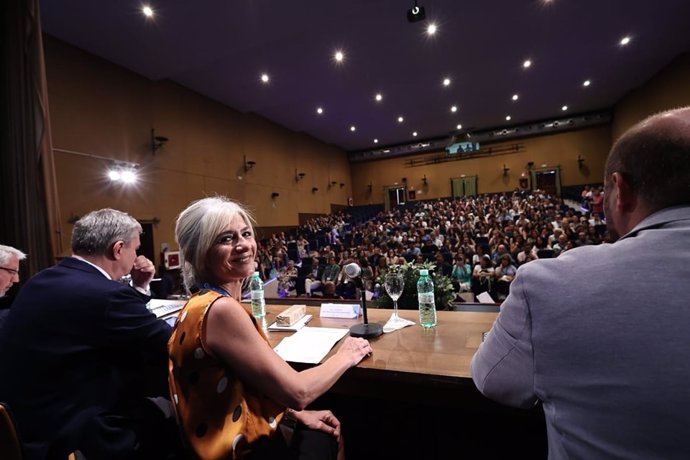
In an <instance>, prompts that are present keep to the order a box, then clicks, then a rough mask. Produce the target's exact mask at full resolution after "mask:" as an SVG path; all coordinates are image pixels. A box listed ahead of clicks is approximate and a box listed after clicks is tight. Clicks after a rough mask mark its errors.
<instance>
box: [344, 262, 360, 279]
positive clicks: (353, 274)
mask: <svg viewBox="0 0 690 460" xmlns="http://www.w3.org/2000/svg"><path fill="white" fill-rule="evenodd" d="M343 270H344V271H345V276H347V277H348V278H350V279H351V280H353V279H355V278H359V276H360V275H361V274H362V267H360V266H359V265H357V263H356V262H352V263H349V264H347V265H345V266H344V267H343Z"/></svg>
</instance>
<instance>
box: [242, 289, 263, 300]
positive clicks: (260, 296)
mask: <svg viewBox="0 0 690 460" xmlns="http://www.w3.org/2000/svg"><path fill="white" fill-rule="evenodd" d="M245 292H246V291H245ZM263 298H264V291H258V290H257V291H252V300H260V299H263Z"/></svg>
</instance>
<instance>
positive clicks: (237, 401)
mask: <svg viewBox="0 0 690 460" xmlns="http://www.w3.org/2000/svg"><path fill="white" fill-rule="evenodd" d="M175 234H176V237H177V241H178V243H179V245H180V250H181V253H182V260H183V264H184V265H183V272H184V282H185V285H186V287H187V288H188V289H190V290H192V289H194V290H198V291H197V293H196V294H194V296H193V297H192V298H191V299H190V300H189V301H188V302H187V304H186V305H185V307H184V308H183V310H182V311H181V312H180V315H179V317H178V318H179V319H178V322H177V323H176V325H175V329H174V331H173V334H172V337H171V339H170V342H169V352H170V367H169V381H170V392H171V394H172V397H173V400H174V403H175V404H174V406H175V413H176V415H177V418H178V420H179V423H180V428H181V431H182V434H183V437H184V439H185V444H186V445H187V446H188V448H189V450H190V454H191V455H192V456H194V457H195V458H249V459H277V458H306V457H301V455H306V454H305V453H309V455H310V457H309V458H336V455H337V456H338V458H342V456H343V450H342V443H341V442H339V441H341V439H342V438H341V427H340V422H339V421H338V419H337V418H336V417H335V416H334V415H333V414H332V413H331V412H330V411H327V410H320V411H312V410H305V409H306V407H307V406H309V404H310V403H311V402H313V401H314V400H315V399H316V398H318V397H319V396H320V395H322V394H323V393H325V392H326V391H327V390H328V389H329V388H330V387H331V386H332V385H333V384H334V383H335V382H336V381H337V379H338V378H339V377H340V376H341V375H342V374H343V373H344V372H345V371H346V370H347V369H349V368H350V367H353V366H356V365H357V363H359V362H360V361H361V360H362V359H363V358H364V357H366V356H367V354H369V353H371V352H372V349H371V346H370V345H369V343H368V342H367V341H366V340H364V339H361V338H353V337H348V338H347V339H345V341H344V343H343V344H342V345H341V347H340V348H339V349H338V350H337V352H336V353H335V354H334V355H333V356H332V357H331V358H329V359H328V360H327V361H326V362H324V363H323V364H321V365H320V366H316V367H313V368H309V369H307V370H304V371H302V372H297V371H295V370H294V369H293V368H292V367H291V366H290V365H289V364H287V363H286V362H285V361H283V360H282V359H281V358H280V357H279V356H278V355H277V354H276V353H275V352H274V351H273V349H272V348H271V346H270V345H269V344H268V341H267V340H266V337H265V335H264V333H263V331H262V328H261V325H260V324H259V323H257V321H256V320H255V318H254V317H253V316H252V315H251V313H250V312H249V311H248V310H247V309H245V308H244V307H243V306H242V305H241V304H240V303H239V299H240V295H241V290H242V283H243V282H244V281H245V280H246V278H247V277H249V276H250V275H251V274H252V272H253V263H252V262H253V260H254V257H255V255H256V241H255V240H254V230H253V225H252V222H251V219H250V217H249V215H248V214H247V211H246V210H245V209H244V208H243V207H242V206H240V205H239V204H237V203H235V202H232V201H230V200H228V199H226V198H222V197H215V198H205V199H202V200H199V201H196V202H194V203H192V204H191V205H189V206H188V207H187V209H185V210H184V211H182V213H181V214H180V216H179V217H178V219H177V226H176V229H175ZM289 422H297V425H296V427H295V430H296V431H293V430H292V429H291V427H290V425H291V423H289Z"/></svg>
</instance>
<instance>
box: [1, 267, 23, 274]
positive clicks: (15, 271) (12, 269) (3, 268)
mask: <svg viewBox="0 0 690 460" xmlns="http://www.w3.org/2000/svg"><path fill="white" fill-rule="evenodd" d="M0 270H5V271H8V272H10V273H12V274H13V275H19V270H15V269H14V268H9V267H0Z"/></svg>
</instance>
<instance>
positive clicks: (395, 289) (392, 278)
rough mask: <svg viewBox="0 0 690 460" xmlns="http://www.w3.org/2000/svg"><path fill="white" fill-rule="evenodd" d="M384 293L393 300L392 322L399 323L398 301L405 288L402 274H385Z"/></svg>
mask: <svg viewBox="0 0 690 460" xmlns="http://www.w3.org/2000/svg"><path fill="white" fill-rule="evenodd" d="M385 286H386V292H387V293H388V295H389V296H390V297H391V299H393V316H391V320H392V321H399V320H400V317H399V316H398V299H399V298H400V296H401V295H402V293H403V289H404V288H405V278H403V274H402V273H397V272H388V273H386V279H385Z"/></svg>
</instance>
